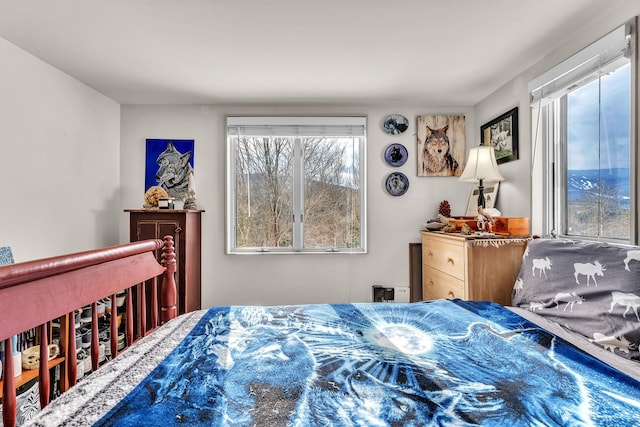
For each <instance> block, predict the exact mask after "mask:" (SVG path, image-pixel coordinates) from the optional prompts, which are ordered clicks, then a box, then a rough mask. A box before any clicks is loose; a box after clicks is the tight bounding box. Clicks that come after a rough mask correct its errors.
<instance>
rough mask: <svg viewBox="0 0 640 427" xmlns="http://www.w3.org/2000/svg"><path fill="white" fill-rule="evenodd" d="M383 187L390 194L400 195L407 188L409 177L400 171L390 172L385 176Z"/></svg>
mask: <svg viewBox="0 0 640 427" xmlns="http://www.w3.org/2000/svg"><path fill="white" fill-rule="evenodd" d="M385 188H386V189H387V193H389V194H391V195H392V196H402V195H403V194H404V193H406V192H407V190H408V189H409V178H407V176H406V175H405V174H403V173H402V172H393V173H390V174H389V175H388V176H387V181H386V182H385Z"/></svg>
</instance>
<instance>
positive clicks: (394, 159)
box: [384, 144, 409, 167]
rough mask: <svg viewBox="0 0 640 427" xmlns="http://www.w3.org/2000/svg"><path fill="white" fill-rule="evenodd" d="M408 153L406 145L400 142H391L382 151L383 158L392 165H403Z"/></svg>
mask: <svg viewBox="0 0 640 427" xmlns="http://www.w3.org/2000/svg"><path fill="white" fill-rule="evenodd" d="M408 155H409V154H408V153H407V149H406V147H405V146H404V145H402V144H391V145H389V146H388V147H387V149H386V150H385V151H384V159H385V160H386V161H387V163H388V164H389V165H391V166H394V167H398V166H402V165H404V164H405V163H406V161H407V157H408Z"/></svg>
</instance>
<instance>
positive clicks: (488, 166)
mask: <svg viewBox="0 0 640 427" xmlns="http://www.w3.org/2000/svg"><path fill="white" fill-rule="evenodd" d="M459 180H460V181H465V182H476V181H477V182H478V207H479V208H480V207H481V208H482V209H484V208H485V200H484V183H483V181H484V180H487V181H491V182H494V181H503V180H504V176H502V174H501V173H500V171H499V170H498V162H496V154H495V151H494V149H493V147H491V146H489V145H481V146H479V147H473V148H472V149H471V150H469V157H468V158H467V165H466V166H465V167H464V171H462V174H461V175H460V178H459Z"/></svg>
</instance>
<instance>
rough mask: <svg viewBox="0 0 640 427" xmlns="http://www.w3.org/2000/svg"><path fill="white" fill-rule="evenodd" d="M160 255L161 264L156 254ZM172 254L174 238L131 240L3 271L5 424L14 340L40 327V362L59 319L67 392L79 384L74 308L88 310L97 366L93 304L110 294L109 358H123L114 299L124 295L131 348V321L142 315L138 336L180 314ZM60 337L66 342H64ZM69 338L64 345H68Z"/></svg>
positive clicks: (0, 321) (9, 417)
mask: <svg viewBox="0 0 640 427" xmlns="http://www.w3.org/2000/svg"><path fill="white" fill-rule="evenodd" d="M160 249H161V250H162V255H161V261H160V263H158V261H157V258H156V251H157V250H160ZM175 271H176V261H175V250H174V245H173V238H172V237H171V236H165V238H164V240H145V241H141V242H134V243H127V244H124V245H118V246H111V247H107V248H103V249H96V250H91V251H85V252H78V253H74V254H70V255H66V256H57V257H51V258H46V259H42V260H36V261H28V262H23V263H17V264H11V265H7V266H3V267H0V343H2V342H4V355H5V357H4V361H3V384H2V420H3V424H4V426H5V427H13V426H14V425H15V422H16V389H15V381H14V372H13V354H12V348H11V337H12V336H14V335H16V334H18V333H20V332H23V331H26V330H28V329H31V328H34V327H38V328H39V337H40V361H47V360H48V356H49V348H48V344H49V342H50V337H49V336H48V325H47V323H48V322H50V321H51V320H53V319H58V318H60V319H61V324H60V329H61V331H60V333H61V340H60V341H61V343H60V344H61V345H60V347H61V349H60V351H61V354H62V355H63V356H64V363H62V365H61V366H62V375H61V377H62V380H61V381H62V384H61V389H62V391H66V389H67V388H68V387H69V386H72V385H74V384H75V382H76V368H77V365H76V364H77V361H76V339H75V338H76V332H75V321H74V313H75V310H76V309H78V308H80V307H84V306H87V305H89V304H90V305H91V307H92V313H91V316H92V326H91V361H92V368H93V369H94V370H95V369H97V368H98V359H99V354H98V314H97V304H96V301H98V300H100V299H102V298H106V297H110V298H111V312H112V314H113V313H115V315H112V316H111V325H110V341H111V342H110V344H111V356H112V358H113V357H115V356H117V354H118V328H117V305H116V294H117V293H118V292H120V291H122V290H126V292H127V298H126V301H127V304H126V327H125V330H126V333H125V335H126V342H127V345H131V344H132V343H133V342H134V341H135V339H136V337H135V334H134V323H133V322H134V318H137V320H138V321H137V326H138V327H139V332H140V337H143V336H145V335H146V334H147V333H149V332H150V331H151V330H153V329H155V328H156V327H157V326H158V324H159V321H158V320H159V319H158V305H160V321H161V322H166V321H168V320H170V319H172V318H174V317H175V316H176V312H177V311H176V295H177V293H176V284H175ZM158 276H162V287H161V292H160V294H161V298H160V302H159V304H158V298H157V292H156V288H157V277H158ZM147 280H151V285H152V289H151V298H152V299H151V301H150V303H149V304H147V302H146V298H145V295H146V292H145V282H146V281H147ZM132 287H135V288H136V289H138V290H139V292H138V293H136V294H135V295H136V298H137V308H138V309H139V311H138V313H137V314H136V315H134V312H133V295H134V293H133V291H132ZM147 305H150V306H151V307H150V308H151V319H150V322H149V323H150V325H149V324H148V323H147V319H146V317H147V313H146V311H147ZM63 334H64V335H65V336H66V340H63ZM63 341H65V342H63ZM49 369H50V366H49V365H48V363H46V362H45V363H40V368H39V374H38V382H39V391H40V404H41V406H42V407H44V406H46V405H47V404H48V403H49V375H50V372H49Z"/></svg>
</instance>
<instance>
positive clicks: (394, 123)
mask: <svg viewBox="0 0 640 427" xmlns="http://www.w3.org/2000/svg"><path fill="white" fill-rule="evenodd" d="M382 128H383V129H384V131H385V132H386V133H388V134H390V135H400V134H401V133H403V132H404V131H406V130H407V129H408V128H409V120H408V119H407V118H406V117H405V116H402V115H400V114H392V115H390V116H388V117H387V118H386V119H385V120H384V123H383V125H382Z"/></svg>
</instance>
